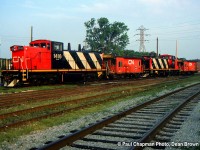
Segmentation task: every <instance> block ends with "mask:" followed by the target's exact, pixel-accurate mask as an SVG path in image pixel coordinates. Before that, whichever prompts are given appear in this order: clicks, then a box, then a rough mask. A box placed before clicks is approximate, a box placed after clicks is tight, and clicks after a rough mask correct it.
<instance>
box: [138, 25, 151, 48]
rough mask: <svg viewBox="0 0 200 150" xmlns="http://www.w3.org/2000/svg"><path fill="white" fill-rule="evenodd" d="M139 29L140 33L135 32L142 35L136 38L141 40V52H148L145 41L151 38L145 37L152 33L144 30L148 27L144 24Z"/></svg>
mask: <svg viewBox="0 0 200 150" xmlns="http://www.w3.org/2000/svg"><path fill="white" fill-rule="evenodd" d="M137 30H139V31H140V33H139V34H135V35H139V36H140V39H138V40H136V41H140V48H139V52H146V48H145V45H144V42H145V41H149V40H145V39H144V37H145V36H148V35H150V34H144V31H146V30H148V29H146V28H144V26H140V27H139V28H138V29H137Z"/></svg>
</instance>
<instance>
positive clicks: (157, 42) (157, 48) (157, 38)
mask: <svg viewBox="0 0 200 150" xmlns="http://www.w3.org/2000/svg"><path fill="white" fill-rule="evenodd" d="M157 57H158V37H157Z"/></svg>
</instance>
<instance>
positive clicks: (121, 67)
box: [103, 55, 143, 79]
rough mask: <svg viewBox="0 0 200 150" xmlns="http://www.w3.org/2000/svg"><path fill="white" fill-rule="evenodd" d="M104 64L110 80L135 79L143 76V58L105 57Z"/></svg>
mask: <svg viewBox="0 0 200 150" xmlns="http://www.w3.org/2000/svg"><path fill="white" fill-rule="evenodd" d="M103 62H104V65H103V67H104V68H106V69H107V73H106V74H107V76H108V77H109V78H110V79H113V78H126V77H128V78H133V77H139V76H140V75H141V74H143V66H142V59H141V58H136V57H121V56H116V57H113V56H112V55H104V57H103Z"/></svg>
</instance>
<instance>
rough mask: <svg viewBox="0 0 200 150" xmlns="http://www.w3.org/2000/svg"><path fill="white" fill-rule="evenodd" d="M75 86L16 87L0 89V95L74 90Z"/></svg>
mask: <svg viewBox="0 0 200 150" xmlns="http://www.w3.org/2000/svg"><path fill="white" fill-rule="evenodd" d="M76 86H77V85H72V84H65V85H53V86H52V85H42V86H32V87H18V88H8V87H0V94H7V93H18V92H23V91H29V90H30V91H37V90H51V89H61V88H69V89H70V88H74V87H76Z"/></svg>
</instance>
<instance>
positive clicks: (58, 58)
mask: <svg viewBox="0 0 200 150" xmlns="http://www.w3.org/2000/svg"><path fill="white" fill-rule="evenodd" d="M53 58H55V59H56V60H60V59H61V58H62V55H61V54H53Z"/></svg>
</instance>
